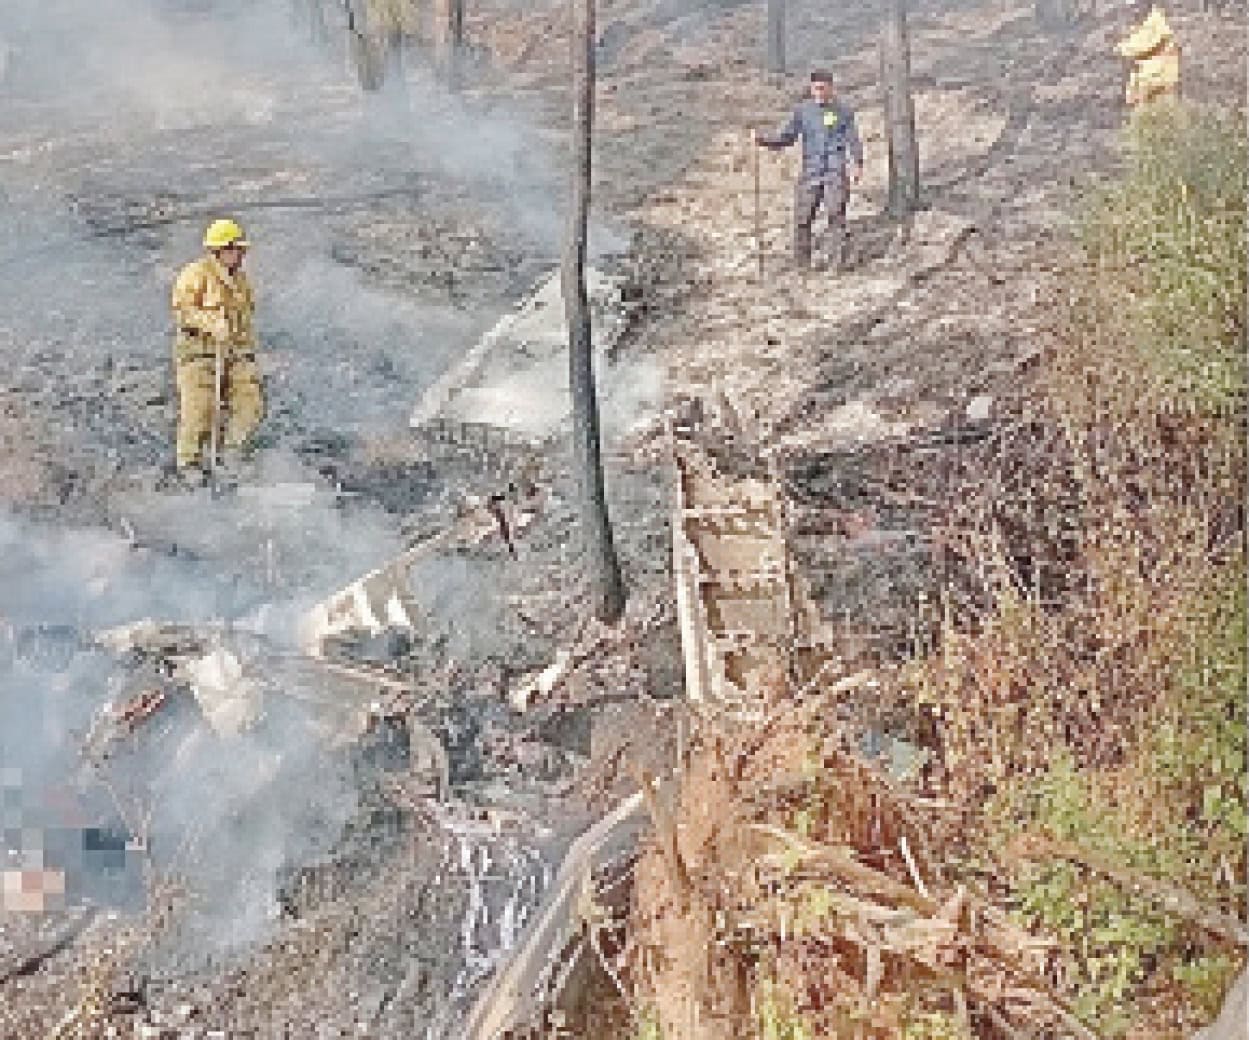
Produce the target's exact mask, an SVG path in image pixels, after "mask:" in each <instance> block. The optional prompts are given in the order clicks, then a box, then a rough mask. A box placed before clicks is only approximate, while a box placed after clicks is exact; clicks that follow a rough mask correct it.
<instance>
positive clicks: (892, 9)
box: [880, 0, 919, 217]
mask: <svg viewBox="0 0 1249 1040" xmlns="http://www.w3.org/2000/svg"><path fill="white" fill-rule="evenodd" d="M884 3H885V9H884V16H883V18H882V20H881V28H880V88H881V95H882V100H883V102H884V109H885V148H886V151H887V153H888V156H889V212H890V213H891V214H893V215H894V216H895V217H900V216H904V215H905V214H907V213H910V212H911V211H912V210H914V209H915V208H916V207H917V206H918V205H919V145H918V143H917V142H916V140H915V99H914V97H913V95H912V94H911V41H910V36H909V34H908V33H907V28H906V0H884Z"/></svg>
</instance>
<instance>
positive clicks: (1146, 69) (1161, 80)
mask: <svg viewBox="0 0 1249 1040" xmlns="http://www.w3.org/2000/svg"><path fill="white" fill-rule="evenodd" d="M1118 51H1119V54H1120V55H1122V56H1123V57H1125V58H1128V59H1130V60H1131V61H1132V62H1134V65H1133V67H1132V71H1131V72H1130V73H1129V75H1128V85H1127V102H1128V104H1129V105H1137V104H1140V103H1141V102H1142V101H1148V100H1150V99H1151V98H1154V97H1157V96H1158V95H1160V94H1166V93H1169V92H1172V91H1174V90H1176V89H1177V88H1178V87H1179V84H1180V48H1179V45H1178V44H1177V43H1176V42H1175V34H1174V33H1172V31H1171V26H1170V25H1168V24H1167V17H1166V15H1165V14H1163V13H1162V8H1160V7H1155V8H1154V9H1153V10H1152V11H1150V12H1149V15H1148V16H1147V17H1146V18H1145V20H1144V21H1143V22H1142V23H1141V24H1140V25H1138V26H1137V27H1136V28H1135V29H1133V30H1132V32H1130V33H1129V34H1128V35H1127V36H1126V37H1125V38H1124V39H1123V40H1122V42H1120V44H1119V47H1118Z"/></svg>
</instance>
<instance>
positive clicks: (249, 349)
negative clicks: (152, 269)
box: [172, 254, 256, 360]
mask: <svg viewBox="0 0 1249 1040" xmlns="http://www.w3.org/2000/svg"><path fill="white" fill-rule="evenodd" d="M172 303H173V313H174V323H175V326H176V328H177V338H176V340H175V342H174V355H175V357H177V358H178V359H179V360H191V359H193V358H197V357H204V356H210V355H212V354H214V353H215V351H216V345H217V343H221V344H222V345H223V346H224V347H225V348H226V356H227V357H230V358H237V357H243V356H247V355H251V354H254V353H255V351H256V331H255V327H254V324H253V322H254V315H255V311H256V298H255V295H254V294H253V293H252V287H251V283H250V282H249V281H248V280H247V275H245V274H244V273H243V272H242V271H241V270H240V271H238V272H237V273H235V274H234V275H233V276H231V275H230V273H229V272H228V271H227V270H226V269H225V268H224V267H222V266H221V263H220V262H219V261H218V260H217V258H216V257H215V256H212V255H211V254H210V255H208V256H205V257H202V258H201V259H199V260H196V261H195V262H194V263H191V264H187V266H186V267H184V268H183V269H182V271H181V273H180V274H179V275H178V278H177V280H176V281H175V282H174V286H173V298H172Z"/></svg>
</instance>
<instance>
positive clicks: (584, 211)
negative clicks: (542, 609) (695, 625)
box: [561, 0, 624, 621]
mask: <svg viewBox="0 0 1249 1040" xmlns="http://www.w3.org/2000/svg"><path fill="white" fill-rule="evenodd" d="M596 2H597V0H572V5H573V9H574V16H573V33H572V70H573V134H572V139H573V183H572V212H571V216H570V219H569V222H568V235H567V239H566V240H565V242H564V257H563V267H562V272H561V277H562V287H563V293H564V315H565V318H566V320H567V323H568V376H569V384H570V389H571V391H572V437H573V462H574V465H575V468H576V473H577V479H578V482H579V484H580V489H581V534H582V544H583V546H584V549H585V557H586V566H587V569H588V572H589V582H590V592H591V597H592V599H593V602H594V612H595V615H596V616H597V617H598V618H599V619H600V620H602V621H614V620H616V619H617V618H618V617H620V614H621V612H622V611H623V610H624V587H623V585H622V583H621V580H620V564H619V562H618V561H617V559H616V548H615V545H614V544H613V542H612V530H611V521H610V520H609V519H608V516H607V496H606V492H605V489H604V486H603V463H602V458H601V452H600V446H599V419H598V396H597V393H596V391H595V387H594V340H593V338H592V333H591V328H590V302H589V299H588V296H587V293H586V284H585V261H586V236H587V231H588V224H589V216H590V170H591V156H592V151H591V147H592V145H591V141H592V134H593V127H594V81H595V76H594V46H595V4H596Z"/></svg>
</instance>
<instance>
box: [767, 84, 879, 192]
mask: <svg viewBox="0 0 1249 1040" xmlns="http://www.w3.org/2000/svg"><path fill="white" fill-rule="evenodd" d="M800 137H801V138H802V179H803V180H808V181H818V180H821V179H823V178H824V177H827V176H829V175H830V174H834V173H840V172H841V171H842V170H844V169H845V167H846V155H847V153H849V155H850V158H852V159H853V160H854V162H855V165H856V166H862V165H863V142H862V141H860V140H859V128H858V125H857V124H856V123H855V119H854V112H853V111H852V110H851V108H850V106H848V105H847V104H845V102H843V101H840V100H838V101H830V102H829V103H828V104H827V105H821V104H819V103H818V102H817V101H815V100H813V99H811V98H808V99H807V100H806V101H803V102H802V103H801V104H799V105H798V107H797V108H795V109H794V114H793V115H792V116H790V117H789V122H788V123H786V124H785V125H784V126H783V127H782V128H781V130H780V132H779V133H777V134H760V135H759V137H758V140H759V143H760V144H761V145H763V146H764V147H766V148H788V147H789V146H790V145H791V144H793V143H794V142H795V141H797V140H798V139H799V138H800Z"/></svg>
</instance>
